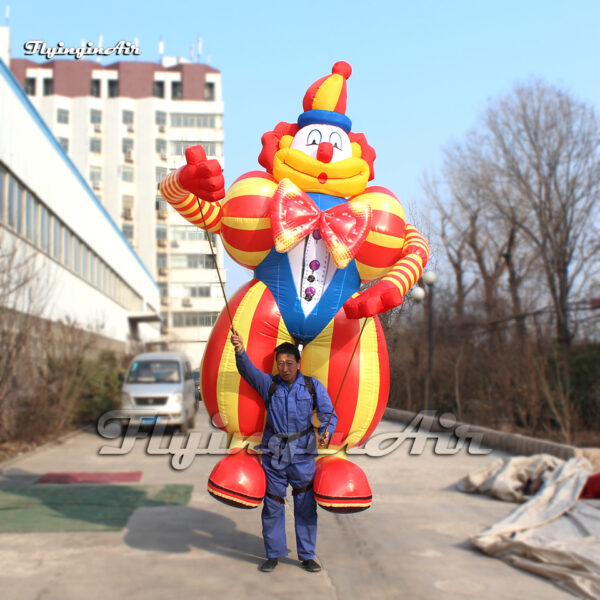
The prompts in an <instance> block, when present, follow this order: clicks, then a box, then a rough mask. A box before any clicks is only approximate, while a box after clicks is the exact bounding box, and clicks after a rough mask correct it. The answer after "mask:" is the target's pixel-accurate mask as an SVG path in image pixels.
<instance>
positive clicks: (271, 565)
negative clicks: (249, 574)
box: [260, 558, 316, 573]
mask: <svg viewBox="0 0 600 600" xmlns="http://www.w3.org/2000/svg"><path fill="white" fill-rule="evenodd" d="M277 562H278V560H277V559H276V558H267V560H265V562H264V563H263V564H262V565H260V570H261V571H264V572H265V573H270V572H271V571H273V570H274V569H275V567H276V566H277ZM313 562H314V561H313ZM315 564H316V563H315Z"/></svg>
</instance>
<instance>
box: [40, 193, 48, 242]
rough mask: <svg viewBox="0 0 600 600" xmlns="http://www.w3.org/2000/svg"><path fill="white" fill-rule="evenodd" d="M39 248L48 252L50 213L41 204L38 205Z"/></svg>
mask: <svg viewBox="0 0 600 600" xmlns="http://www.w3.org/2000/svg"><path fill="white" fill-rule="evenodd" d="M40 248H41V249H42V250H43V251H44V252H49V251H50V213H49V211H48V209H47V208H46V207H45V206H44V205H43V204H41V205H40Z"/></svg>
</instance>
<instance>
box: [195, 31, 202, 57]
mask: <svg viewBox="0 0 600 600" xmlns="http://www.w3.org/2000/svg"><path fill="white" fill-rule="evenodd" d="M196 49H197V53H196V56H197V58H198V62H200V57H201V56H202V38H201V37H200V36H198V38H197V40H196Z"/></svg>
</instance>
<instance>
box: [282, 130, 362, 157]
mask: <svg viewBox="0 0 600 600" xmlns="http://www.w3.org/2000/svg"><path fill="white" fill-rule="evenodd" d="M350 144H351V143H350V138H349V137H348V134H347V133H346V132H345V131H344V130H343V129H342V128H341V127H335V126H334V125H307V126H306V127H303V128H302V129H301V130H300V131H299V132H298V133H297V134H296V135H295V136H294V139H293V141H292V145H291V148H295V149H296V150H301V151H302V152H304V154H308V156H310V157H311V158H317V159H318V160H320V161H321V162H329V163H332V162H339V161H340V160H344V159H345V158H351V157H352V147H351V145H350ZM328 145H329V146H331V148H329V146H328Z"/></svg>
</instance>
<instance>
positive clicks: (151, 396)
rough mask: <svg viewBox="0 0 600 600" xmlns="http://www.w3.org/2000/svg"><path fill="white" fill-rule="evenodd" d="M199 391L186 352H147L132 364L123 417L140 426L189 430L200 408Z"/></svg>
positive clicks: (123, 396) (123, 397) (126, 381)
mask: <svg viewBox="0 0 600 600" xmlns="http://www.w3.org/2000/svg"><path fill="white" fill-rule="evenodd" d="M198 400H199V398H198V392H197V389H196V384H195V382H194V378H193V376H192V367H191V365H190V361H189V359H188V358H187V356H186V355H185V354H179V353H177V352H147V353H145V354H138V355H137V356H136V357H135V358H134V359H133V360H132V361H131V364H130V365H129V368H128V369H127V374H126V375H125V378H124V381H123V388H122V391H121V416H122V417H123V424H124V425H126V424H127V422H129V423H132V424H139V425H156V424H159V423H160V424H163V425H172V426H177V427H179V428H180V429H181V431H182V432H184V433H187V432H188V430H189V429H193V428H194V425H195V421H196V412H197V411H198Z"/></svg>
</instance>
